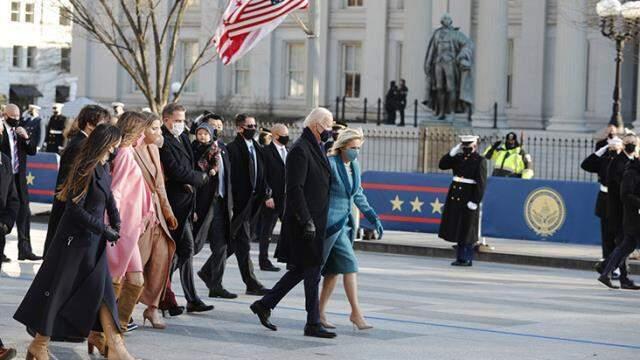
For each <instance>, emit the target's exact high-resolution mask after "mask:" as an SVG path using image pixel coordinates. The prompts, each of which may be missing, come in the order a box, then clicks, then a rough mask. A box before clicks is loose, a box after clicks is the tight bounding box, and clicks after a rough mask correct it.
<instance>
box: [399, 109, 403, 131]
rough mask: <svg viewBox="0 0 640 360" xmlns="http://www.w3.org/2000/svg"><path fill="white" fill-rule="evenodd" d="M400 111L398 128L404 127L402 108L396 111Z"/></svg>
mask: <svg viewBox="0 0 640 360" xmlns="http://www.w3.org/2000/svg"><path fill="white" fill-rule="evenodd" d="M398 111H400V124H399V125H400V126H404V107H401V108H399V109H398Z"/></svg>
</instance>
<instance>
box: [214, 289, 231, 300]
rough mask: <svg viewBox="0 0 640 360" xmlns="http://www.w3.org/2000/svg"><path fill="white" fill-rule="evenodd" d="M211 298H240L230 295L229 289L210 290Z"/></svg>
mask: <svg viewBox="0 0 640 360" xmlns="http://www.w3.org/2000/svg"><path fill="white" fill-rule="evenodd" d="M209 297H210V298H221V299H235V298H237V297H238V295H236V294H234V293H230V292H228V291H227V289H224V288H222V289H215V290H209Z"/></svg>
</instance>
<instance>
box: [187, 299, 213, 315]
mask: <svg viewBox="0 0 640 360" xmlns="http://www.w3.org/2000/svg"><path fill="white" fill-rule="evenodd" d="M211 310H213V305H207V304H205V303H203V302H202V301H200V302H196V303H187V312H188V313H192V312H205V311H211Z"/></svg>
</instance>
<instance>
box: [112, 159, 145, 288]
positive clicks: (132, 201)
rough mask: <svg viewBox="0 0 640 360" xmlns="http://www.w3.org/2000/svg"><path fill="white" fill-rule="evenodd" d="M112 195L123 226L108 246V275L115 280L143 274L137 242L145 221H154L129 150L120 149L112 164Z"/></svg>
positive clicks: (139, 175)
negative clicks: (139, 272) (128, 274)
mask: <svg viewBox="0 0 640 360" xmlns="http://www.w3.org/2000/svg"><path fill="white" fill-rule="evenodd" d="M111 173H112V178H113V180H112V182H111V191H112V193H113V197H114V199H115V200H116V204H117V206H118V210H119V211H120V218H121V219H122V224H121V227H120V240H118V242H117V243H116V245H115V246H107V258H108V260H109V271H110V272H111V277H112V278H114V279H118V278H121V277H122V276H123V275H124V274H125V273H128V272H138V271H142V270H143V268H142V259H141V257H140V249H139V248H138V239H140V236H141V235H142V234H143V233H144V231H145V228H146V225H147V221H149V220H151V219H153V218H154V210H153V201H152V198H151V191H150V190H149V187H148V186H147V183H146V182H145V180H144V176H143V174H142V170H141V169H140V166H139V165H138V163H137V161H136V159H135V156H134V149H133V147H132V146H126V147H121V148H120V149H119V150H118V154H117V155H116V158H115V159H114V160H113V163H112V168H111Z"/></svg>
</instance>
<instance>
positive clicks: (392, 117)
mask: <svg viewBox="0 0 640 360" xmlns="http://www.w3.org/2000/svg"><path fill="white" fill-rule="evenodd" d="M386 123H387V125H395V123H396V109H387V122H386Z"/></svg>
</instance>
